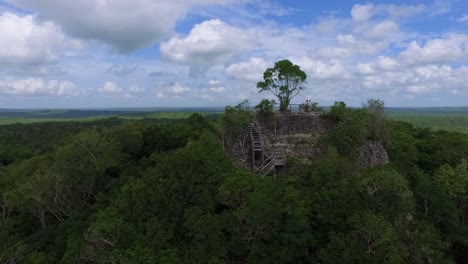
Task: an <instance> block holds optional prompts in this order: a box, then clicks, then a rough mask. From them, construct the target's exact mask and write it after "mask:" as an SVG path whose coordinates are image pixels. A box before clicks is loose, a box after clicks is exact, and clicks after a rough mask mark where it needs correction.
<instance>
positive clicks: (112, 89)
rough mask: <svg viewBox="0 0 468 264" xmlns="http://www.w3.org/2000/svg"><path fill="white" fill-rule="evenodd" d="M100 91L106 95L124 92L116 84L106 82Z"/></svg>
mask: <svg viewBox="0 0 468 264" xmlns="http://www.w3.org/2000/svg"><path fill="white" fill-rule="evenodd" d="M99 91H100V92H102V93H104V94H118V93H120V92H122V89H121V88H120V87H119V86H118V85H117V84H116V83H114V82H105V83H104V85H103V86H102V87H101V88H99Z"/></svg>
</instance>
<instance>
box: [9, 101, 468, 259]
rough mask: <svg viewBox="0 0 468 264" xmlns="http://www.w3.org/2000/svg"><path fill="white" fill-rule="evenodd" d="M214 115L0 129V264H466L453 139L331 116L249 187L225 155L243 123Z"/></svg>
mask: <svg viewBox="0 0 468 264" xmlns="http://www.w3.org/2000/svg"><path fill="white" fill-rule="evenodd" d="M226 110H227V111H226V112H225V113H223V114H214V113H212V112H211V113H205V114H198V113H186V115H187V116H183V117H182V118H177V117H176V115H173V116H171V115H166V116H161V115H158V114H151V113H143V114H142V116H140V117H139V118H129V117H128V116H127V117H120V115H121V114H122V113H117V112H112V111H110V112H106V115H107V114H109V115H119V117H110V118H100V119H95V120H87V121H86V122H82V121H78V120H77V121H66V122H65V121H63V122H59V121H60V120H53V121H55V122H38V123H31V124H20V123H15V124H5V125H2V126H0V194H1V196H0V214H1V219H0V225H1V226H2V227H1V228H0V263H330V264H332V263H414V264H416V263H466V261H467V260H468V134H467V133H461V132H457V131H446V130H436V129H435V130H434V129H430V128H423V127H422V126H421V127H420V126H419V125H416V126H415V125H412V124H411V123H407V122H403V121H398V120H395V119H400V117H397V118H395V119H394V118H393V116H398V115H400V114H399V113H395V112H392V111H389V112H387V113H386V114H385V115H382V112H379V111H375V109H371V108H362V109H361V108H359V109H356V108H348V107H346V106H345V105H344V104H335V105H334V106H333V107H331V108H330V109H329V111H328V112H327V113H326V114H324V115H323V116H322V117H321V118H325V119H326V120H327V122H329V123H330V124H331V126H330V128H329V129H328V130H327V132H326V133H325V134H324V135H323V136H321V137H320V139H319V140H318V146H317V148H320V149H321V150H322V155H321V156H320V157H318V158H310V159H307V160H297V159H289V160H288V166H287V167H286V168H285V169H284V170H282V171H281V172H279V173H277V174H276V175H275V176H266V177H260V176H259V175H255V174H254V173H252V172H251V171H250V170H248V169H246V168H243V167H239V166H235V165H234V164H235V163H234V162H233V158H232V157H231V156H230V155H228V152H229V149H230V148H231V147H232V146H233V145H234V142H235V141H236V140H237V139H238V138H239V136H241V135H242V133H245V130H246V129H247V126H246V125H248V124H249V123H250V122H252V118H253V116H254V114H253V113H252V112H251V111H250V110H249V109H245V108H242V107H238V106H233V107H231V106H229V107H227V108H226ZM5 113H8V112H5V111H2V112H1V114H0V116H4V117H5V115H7V114H5ZM77 113H78V112H74V111H72V112H60V111H59V112H55V113H49V116H51V117H53V118H59V117H60V118H62V117H63V118H71V117H95V113H94V115H93V116H79V115H78V114H77ZM79 113H82V112H79ZM10 114H11V116H10V117H15V118H31V116H29V117H28V116H25V114H23V115H22V116H21V115H20V114H12V113H10ZM43 114H44V115H47V113H43ZM68 114H70V115H76V116H65V115H68ZM15 115H17V116H15ZM33 115H35V116H34V117H32V118H37V117H38V114H37V113H36V114H33ZM44 115H42V116H40V114H39V116H40V118H43V117H44ZM130 116H131V115H130ZM407 116H410V115H409V114H407ZM369 140H371V141H378V142H381V144H383V146H384V147H385V149H386V151H387V152H388V157H389V163H387V164H384V165H380V166H376V167H372V168H367V167H365V166H363V165H362V164H361V163H360V159H359V155H360V152H359V149H360V147H361V146H362V144H363V143H364V142H365V141H369Z"/></svg>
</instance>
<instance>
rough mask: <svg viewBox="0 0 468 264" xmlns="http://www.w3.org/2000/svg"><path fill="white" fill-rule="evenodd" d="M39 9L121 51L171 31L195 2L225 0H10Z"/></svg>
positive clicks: (77, 32)
mask: <svg viewBox="0 0 468 264" xmlns="http://www.w3.org/2000/svg"><path fill="white" fill-rule="evenodd" d="M7 2H9V3H11V4H12V5H15V6H18V7H21V8H24V9H26V10H29V11H32V12H37V13H38V14H39V16H40V17H41V18H44V19H45V20H52V21H55V22H56V23H58V24H59V25H61V26H62V28H63V29H64V30H65V31H67V32H69V33H70V34H71V35H73V36H76V37H78V38H83V39H94V40H99V41H103V42H105V43H107V44H109V45H112V46H114V47H115V48H117V49H118V50H119V51H120V52H128V51H132V50H135V49H138V48H141V47H145V46H149V45H151V44H152V43H153V42H154V41H160V40H162V39H164V38H166V37H168V36H170V34H171V33H172V30H173V28H174V26H175V24H176V22H177V20H178V19H180V18H181V17H183V16H184V14H185V12H187V10H188V9H190V8H191V7H193V6H196V5H206V4H223V3H226V2H229V1H223V0H158V1H154V0H132V1H130V0H113V1H96V0H76V1H73V3H70V2H68V1H57V0H35V1H30V0H7Z"/></svg>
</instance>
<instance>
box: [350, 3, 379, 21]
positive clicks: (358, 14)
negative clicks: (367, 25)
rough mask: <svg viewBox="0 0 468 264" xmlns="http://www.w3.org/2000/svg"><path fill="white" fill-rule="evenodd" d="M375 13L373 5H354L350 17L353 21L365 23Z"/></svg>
mask: <svg viewBox="0 0 468 264" xmlns="http://www.w3.org/2000/svg"><path fill="white" fill-rule="evenodd" d="M374 13H375V6H374V5H373V4H365V5H360V4H356V5H354V6H353V8H352V9H351V16H352V17H353V20H354V21H357V22H360V21H366V20H369V19H371V18H372V16H374Z"/></svg>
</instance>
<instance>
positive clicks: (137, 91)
mask: <svg viewBox="0 0 468 264" xmlns="http://www.w3.org/2000/svg"><path fill="white" fill-rule="evenodd" d="M128 91H129V93H130V94H141V93H143V92H144V91H145V89H144V88H142V87H140V86H139V85H137V84H134V85H132V86H130V89H128Z"/></svg>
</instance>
